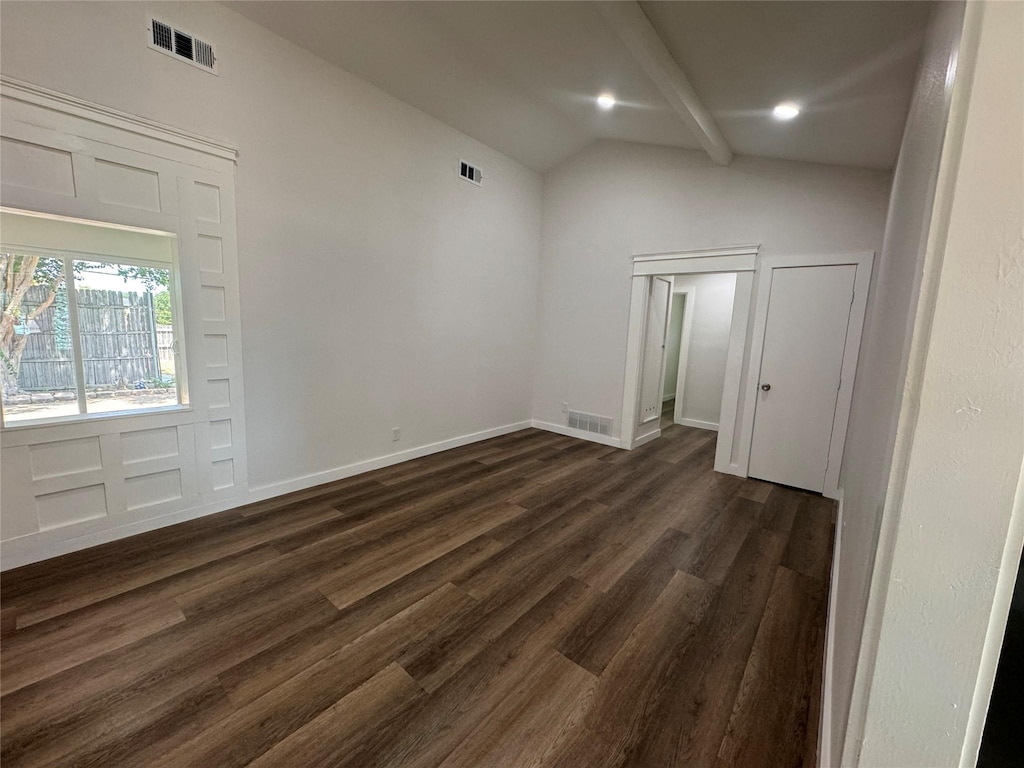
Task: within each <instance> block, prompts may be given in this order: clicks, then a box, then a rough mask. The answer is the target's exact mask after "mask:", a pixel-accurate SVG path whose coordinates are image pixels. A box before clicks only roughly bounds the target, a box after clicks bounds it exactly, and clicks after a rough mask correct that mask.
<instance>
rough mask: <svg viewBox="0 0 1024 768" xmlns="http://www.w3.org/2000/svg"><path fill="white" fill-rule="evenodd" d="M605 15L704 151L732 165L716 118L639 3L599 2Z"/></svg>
mask: <svg viewBox="0 0 1024 768" xmlns="http://www.w3.org/2000/svg"><path fill="white" fill-rule="evenodd" d="M596 5H597V7H598V8H600V10H601V13H602V14H603V15H604V17H605V18H606V19H607V20H608V22H609V23H610V24H611V25H612V29H614V30H615V33H616V34H617V35H618V36H619V39H620V40H622V42H623V43H624V44H625V46H626V48H627V49H628V50H629V52H630V53H631V54H632V55H633V58H634V59H636V61H637V63H638V64H639V65H640V66H641V67H643V70H644V71H645V72H646V73H647V76H648V77H649V78H651V80H652V81H653V82H654V84H655V85H656V86H657V87H658V90H659V91H661V93H662V95H663V96H664V97H665V98H666V99H668V103H669V104H671V105H672V108H673V109H674V110H675V111H676V112H677V113H678V114H679V117H680V118H682V121H683V122H684V123H685V124H686V126H687V127H688V128H689V129H690V130H691V131H693V134H694V135H695V136H696V137H697V140H698V141H699V142H700V145H701V146H702V147H703V148H704V151H705V152H707V153H708V155H709V156H710V157H711V159H712V160H714V161H715V162H716V163H718V164H719V165H728V164H729V163H731V162H732V149H731V148H730V147H729V143H728V142H727V141H726V140H725V137H724V136H723V135H722V132H721V131H720V130H718V125H717V124H716V123H715V120H714V118H713V117H712V116H711V113H710V112H709V111H708V109H707V107H705V106H704V104H703V102H701V100H700V98H699V97H698V96H697V92H696V91H695V90H694V89H693V86H692V85H691V84H690V81H689V79H688V78H687V77H686V73H685V72H683V70H682V68H681V67H680V66H679V64H678V63H677V62H676V60H675V59H674V58H672V54H671V53H669V51H668V48H666V47H665V43H664V42H663V41H662V39H661V37H660V36H659V35H658V32H657V30H655V29H654V26H653V25H652V24H651V22H650V20H649V19H648V18H647V14H645V13H644V11H643V9H642V8H641V7H640V4H639V3H637V2H599V3H596Z"/></svg>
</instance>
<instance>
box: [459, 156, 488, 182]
mask: <svg viewBox="0 0 1024 768" xmlns="http://www.w3.org/2000/svg"><path fill="white" fill-rule="evenodd" d="M459 176H461V177H462V178H463V179H465V180H466V181H468V182H470V183H471V184H476V185H477V186H478V187H479V186H480V182H482V181H483V180H484V175H483V174H482V173H480V169H479V168H477V167H476V166H473V165H470V164H469V163H467V162H466V161H465V160H460V161H459Z"/></svg>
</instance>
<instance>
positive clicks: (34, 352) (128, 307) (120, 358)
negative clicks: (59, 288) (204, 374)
mask: <svg viewBox="0 0 1024 768" xmlns="http://www.w3.org/2000/svg"><path fill="white" fill-rule="evenodd" d="M46 290H47V289H46V288H45V287H43V286H33V287H32V288H31V289H30V290H29V293H28V295H27V296H26V300H25V303H24V305H25V307H26V308H27V307H36V306H39V304H40V302H42V301H43V300H44V299H45V298H46V295H47V293H46ZM75 297H76V299H77V301H78V318H79V320H78V322H79V329H80V333H81V338H82V364H83V368H84V370H85V386H86V388H87V389H115V388H121V389H123V388H132V387H134V386H135V385H136V382H152V381H153V380H154V379H157V378H159V377H160V376H161V362H163V364H164V365H163V368H164V370H168V371H171V370H173V362H174V352H173V349H172V344H173V332H172V330H171V327H170V326H166V325H157V323H156V316H155V312H154V309H153V295H152V294H150V293H131V292H121V291H95V290H79V291H76V293H75ZM24 330H27V331H28V332H29V334H28V342H27V343H26V345H25V351H24V353H23V354H22V358H21V367H20V369H19V371H18V386H19V388H20V389H22V390H25V391H55V390H74V388H75V378H74V376H75V374H74V365H73V363H72V357H71V356H72V345H71V328H70V323H69V322H68V317H67V305H66V303H64V302H61V301H57V302H54V304H53V305H52V306H50V307H49V308H48V309H47V310H46V311H44V312H43V313H41V314H40V315H39V316H38V317H37V318H35V320H33V321H32V323H31V324H30V326H29V327H28V328H27V329H24Z"/></svg>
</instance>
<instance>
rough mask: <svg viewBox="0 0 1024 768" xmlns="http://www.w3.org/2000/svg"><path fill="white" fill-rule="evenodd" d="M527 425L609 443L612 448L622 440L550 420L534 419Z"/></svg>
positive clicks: (617, 445)
mask: <svg viewBox="0 0 1024 768" xmlns="http://www.w3.org/2000/svg"><path fill="white" fill-rule="evenodd" d="M529 426H531V427H533V428H534V429H543V430H544V431H546V432H554V433H556V434H559V435H566V436H568V437H576V438H579V439H580V440H589V441H590V442H592V443H600V444H601V445H609V446H611V447H612V448H621V447H622V441H621V440H619V438H617V437H611V436H609V435H599V434H598V433H596V432H588V431H587V430H585V429H575V428H574V427H569V426H566V425H565V424H552V423H551V422H550V421H537V420H536V419H534V420H533V421H531V422H530V424H529Z"/></svg>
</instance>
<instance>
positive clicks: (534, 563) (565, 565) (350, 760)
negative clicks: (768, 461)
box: [0, 403, 833, 768]
mask: <svg viewBox="0 0 1024 768" xmlns="http://www.w3.org/2000/svg"><path fill="white" fill-rule="evenodd" d="M667 405H668V407H669V409H670V408H671V403H669V404H667ZM662 429H663V433H662V437H661V439H659V440H654V441H652V442H650V443H647V444H645V445H644V446H642V447H640V448H638V449H636V450H634V451H619V450H616V449H613V448H609V447H607V446H604V445H598V444H596V443H589V442H584V441H579V440H575V439H573V438H569V437H565V436H563V435H556V434H552V433H546V432H540V431H538V430H531V429H528V430H521V431H517V432H514V433H510V434H507V435H502V436H500V437H497V438H494V439H491V440H487V441H483V442H480V443H475V444H470V445H465V446H461V447H459V448H455V449H452V450H450V451H445V452H442V453H438V454H435V455H432V456H427V457H424V458H422V459H417V460H415V461H411V462H406V463H403V464H396V465H393V466H390V467H385V468H383V469H380V470H376V471H374V472H370V473H366V474H364V475H359V476H353V477H348V478H343V479H340V480H337V481H334V482H331V483H327V484H324V485H322V486H319V487H317V488H312V489H308V490H305V491H299V492H296V493H293V494H288V495H286V496H283V497H280V498H277V499H268V500H266V501H261V502H257V503H254V504H250V505H248V506H246V507H242V508H239V509H236V510H230V511H228V512H224V513H220V514H217V515H211V516H209V517H206V518H201V519H198V520H193V521H189V522H187V523H183V524H181V525H176V526H172V527H169V528H165V529H161V530H158V531H153V532H150V533H147V534H143V535H141V536H137V537H132V538H130V539H126V540H124V541H119V542H113V543H111V544H107V545H103V546H102V547H96V548H94V549H91V550H86V551H84V552H78V553H73V554H71V555H67V556H65V557H61V558H57V559H54V560H52V561H49V562H46V563H39V564H35V565H31V566H27V567H25V568H20V569H17V570H15V571H12V572H9V573H5V574H4V576H3V588H2V593H0V619H2V621H0V635H2V644H0V709H2V714H3V717H2V719H0V760H2V762H3V765H4V766H5V768H7V766H14V767H18V766H47V767H48V768H56V767H57V766H60V768H64V767H65V766H103V767H104V768H108V767H109V768H115V767H116V766H151V765H162V766H177V765H202V766H203V768H209V767H210V766H218V768H219V767H220V766H231V765H243V764H247V763H249V762H251V761H253V760H255V761H257V762H256V764H257V765H260V766H278V765H280V766H287V767H288V768H290V767H291V766H299V765H301V766H307V765H308V766H332V767H333V766H339V767H340V766H349V767H350V768H373V767H374V766H377V767H378V768H385V767H388V768H392V767H393V766H399V765H400V766H403V768H436V766H438V765H447V766H449V767H451V766H470V765H471V766H487V765H500V766H503V768H504V766H509V768H522V766H537V767H538V768H540V767H541V766H543V767H544V768H550V767H552V766H554V767H556V768H570V767H572V768H575V767H577V766H586V768H625V766H651V767H652V768H663V767H668V766H675V765H694V766H696V765H709V766H711V765H713V766H716V768H733V766H739V765H751V764H763V765H776V764H780V765H798V764H800V761H803V764H804V765H805V766H807V768H809V766H810V765H811V763H812V762H813V760H814V756H815V747H816V739H817V731H816V718H817V717H818V713H819V712H820V709H819V705H820V702H819V694H818V689H819V688H820V672H821V670H820V667H821V659H822V653H823V638H824V605H825V604H826V602H827V592H828V570H829V567H830V564H831V542H832V531H833V504H832V503H831V502H829V501H827V500H825V499H822V498H821V497H819V496H815V495H813V494H808V493H805V492H802V491H797V490H794V489H789V488H782V487H778V486H774V485H771V484H769V483H764V482H762V481H759V480H750V479H743V478H738V477H734V476H731V475H722V474H717V473H715V472H714V471H713V463H714V454H715V442H714V434H713V433H710V432H708V431H706V430H699V429H693V428H689V427H682V426H678V425H673V424H672V423H671V413H670V412H669V413H668V415H667V416H663V420H662ZM773 585H774V586H773ZM783 646H784V647H783ZM777 648H782V650H776V649H777ZM780 680H783V681H788V682H792V683H794V685H793V686H789V687H786V686H783V685H780V684H779V681H780ZM752 713H757V715H758V717H755V716H754V714H752ZM762 714H763V715H764V716H763V717H760V715H762ZM755 747H756V748H755Z"/></svg>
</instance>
